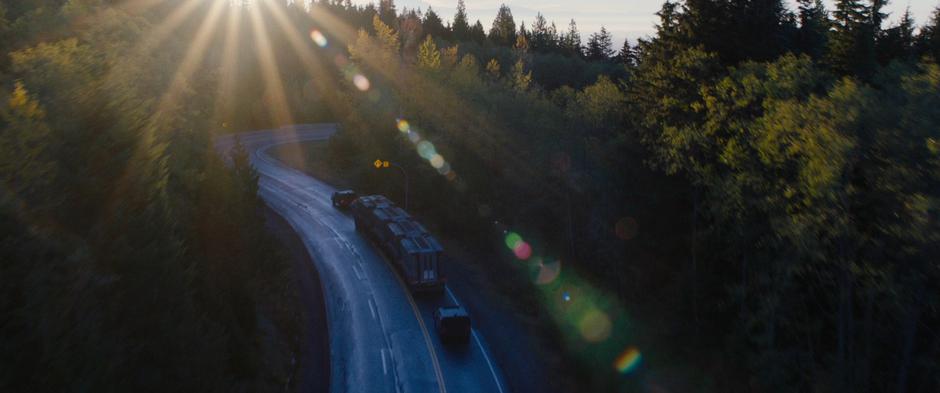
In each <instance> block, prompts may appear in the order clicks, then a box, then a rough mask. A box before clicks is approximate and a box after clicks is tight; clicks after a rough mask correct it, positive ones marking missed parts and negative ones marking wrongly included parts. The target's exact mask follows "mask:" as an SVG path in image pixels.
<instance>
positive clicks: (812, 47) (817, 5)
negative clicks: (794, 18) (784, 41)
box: [797, 0, 830, 60]
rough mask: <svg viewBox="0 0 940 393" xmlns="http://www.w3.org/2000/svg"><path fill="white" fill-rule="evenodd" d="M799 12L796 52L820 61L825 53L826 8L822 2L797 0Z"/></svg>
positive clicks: (827, 21)
mask: <svg viewBox="0 0 940 393" xmlns="http://www.w3.org/2000/svg"><path fill="white" fill-rule="evenodd" d="M799 12H800V14H799V19H800V29H799V31H798V33H797V34H798V35H797V51H798V52H799V53H804V54H806V55H808V56H809V57H811V58H812V59H814V60H821V59H822V58H823V56H824V55H825V53H826V40H827V38H828V33H829V25H830V22H829V13H828V11H826V6H825V5H824V4H823V2H822V0H799Z"/></svg>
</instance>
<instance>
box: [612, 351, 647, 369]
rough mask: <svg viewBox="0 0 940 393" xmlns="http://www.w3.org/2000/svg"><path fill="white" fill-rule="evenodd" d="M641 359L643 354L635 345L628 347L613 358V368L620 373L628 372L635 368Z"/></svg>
mask: <svg viewBox="0 0 940 393" xmlns="http://www.w3.org/2000/svg"><path fill="white" fill-rule="evenodd" d="M642 360H643V354H641V353H640V351H639V350H638V349H636V347H629V348H627V349H626V350H625V351H623V353H621V354H620V356H617V359H616V360H614V369H616V370H617V371H618V372H620V373H621V374H629V373H631V372H633V371H634V370H636V368H637V366H639V365H640V361H642Z"/></svg>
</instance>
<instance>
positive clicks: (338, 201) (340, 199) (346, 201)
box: [330, 190, 359, 208]
mask: <svg viewBox="0 0 940 393" xmlns="http://www.w3.org/2000/svg"><path fill="white" fill-rule="evenodd" d="M356 198H359V195H357V194H356V192H355V191H353V190H343V191H336V192H334V193H333V196H332V197H331V198H330V200H331V201H332V202H333V207H338V208H347V207H349V205H351V204H352V203H353V202H354V201H355V200H356Z"/></svg>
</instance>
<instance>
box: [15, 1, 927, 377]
mask: <svg viewBox="0 0 940 393" xmlns="http://www.w3.org/2000/svg"><path fill="white" fill-rule="evenodd" d="M834 4H835V5H834V7H833V8H832V9H826V7H825V6H824V5H823V3H822V1H820V0H800V1H799V2H798V7H797V8H796V9H789V8H788V7H787V5H786V4H785V3H784V2H783V1H781V0H751V1H738V0H687V1H683V2H666V3H664V4H663V5H662V8H661V10H660V11H659V12H658V14H657V15H658V16H659V22H658V24H657V25H656V30H655V33H654V34H653V35H652V36H650V37H646V38H643V39H640V40H639V41H637V42H634V43H631V42H629V41H627V42H624V43H622V45H618V44H616V43H614V42H613V38H612V36H611V34H610V33H609V32H608V31H607V30H606V29H602V30H601V31H598V32H594V33H591V34H589V35H587V36H586V37H582V35H581V33H580V32H579V30H578V27H577V23H576V21H574V20H570V21H569V22H568V23H566V24H565V25H564V26H563V27H561V28H559V27H557V26H556V25H555V23H554V22H550V21H548V20H547V19H546V18H544V17H543V16H542V15H539V16H537V17H536V19H535V20H534V21H531V23H529V24H526V23H524V22H522V21H516V20H515V19H514V18H513V15H512V11H511V9H510V8H509V7H508V6H502V7H501V8H500V9H499V13H498V15H497V16H496V18H495V19H494V21H493V24H492V26H490V27H489V28H488V29H487V28H485V27H484V26H483V25H482V24H481V23H480V22H479V21H477V22H475V23H472V22H471V19H470V16H469V14H468V11H467V7H466V6H465V4H464V2H463V1H459V2H458V12H457V14H456V15H454V16H453V17H452V18H450V19H448V18H447V16H441V15H438V14H437V13H436V12H434V11H433V9H430V8H429V9H427V10H411V9H398V8H397V7H396V6H395V4H394V3H393V2H392V1H391V0H383V1H380V2H379V3H378V4H375V5H353V4H351V3H350V2H349V1H336V0H334V1H322V2H312V3H311V2H286V1H273V0H272V1H262V0H255V1H234V2H230V1H219V2H203V1H188V0H178V1H170V0H167V1H162V2H153V1H128V2H113V1H103V0H68V1H63V0H42V1H35V2H30V3H29V4H24V3H22V2H8V1H4V2H2V3H0V38H2V39H0V46H2V47H3V48H2V50H3V52H4V54H6V56H4V57H3V58H2V59H0V85H2V92H0V101H2V104H3V105H2V107H0V130H2V131H0V176H2V178H3V184H4V187H3V188H2V190H0V216H2V217H3V218H2V220H0V230H2V231H3V238H2V239H3V240H2V246H0V254H2V265H0V291H2V297H0V316H2V320H0V334H2V336H3V339H2V340H0V345H2V349H3V350H4V351H3V352H4V361H3V366H2V368H0V370H2V371H0V387H7V386H9V387H11V389H12V390H14V391H19V390H43V391H63V390H65V391H70V390H118V391H124V390H164V389H162V388H164V387H166V386H176V385H177V384H179V386H178V387H177V388H176V390H184V391H194V390H198V391H205V390H230V389H231V387H232V386H233V384H254V385H249V386H253V387H254V390H268V388H269V387H270V386H273V385H270V380H271V379H272V377H271V376H272V375H279V374H278V372H277V371H275V370H273V369H271V368H272V367H273V366H272V365H269V364H265V363H261V362H259V360H258V359H260V358H261V357H262V355H260V353H261V352H263V351H264V350H265V349H264V348H265V346H264V345H263V343H262V339H261V338H259V337H260V336H262V335H263V334H264V333H262V332H259V331H258V326H259V322H258V319H259V318H261V317H259V315H267V314H265V313H264V312H262V311H258V310H259V309H263V308H264V307H262V306H260V305H261V304H268V305H271V304H275V305H277V307H280V308H287V309H288V310H287V311H283V310H282V312H274V313H268V314H270V315H275V316H279V315H282V314H291V313H292V311H291V310H290V309H289V307H291V304H292V303H290V301H286V300H284V299H288V300H289V299H290V298H291V297H292V296H293V295H292V294H291V293H290V289H289V285H287V284H285V283H289V282H290V280H289V279H288V278H286V277H285V275H286V274H287V273H286V272H287V271H288V270H287V268H286V267H284V266H283V261H282V259H281V257H279V256H278V253H277V252H276V251H275V250H274V248H275V247H276V245H275V243H273V242H272V241H271V240H270V239H268V237H267V235H266V234H265V233H264V232H263V231H262V223H261V216H260V215H259V214H258V212H259V208H260V204H261V202H260V201H259V199H258V197H257V195H256V191H257V178H256V177H255V175H254V174H253V172H252V170H251V169H250V167H249V165H248V164H247V162H246V158H245V157H244V154H241V155H236V157H234V159H233V160H232V163H233V164H232V165H231V166H226V165H224V163H223V160H222V158H219V157H217V156H216V155H215V154H214V152H213V151H212V149H211V143H210V137H211V135H213V134H215V133H219V132H233V131H245V130H253V129H263V128H274V127H278V126H281V125H284V124H290V123H307V122H337V123H339V124H340V125H341V129H342V131H341V132H340V133H338V134H337V135H336V136H335V137H334V138H333V139H332V140H331V141H330V142H329V145H328V148H327V156H328V157H326V158H327V159H328V161H327V162H328V163H329V166H330V168H331V170H332V171H333V172H335V173H338V174H341V175H342V176H343V177H344V178H346V180H347V181H348V182H350V183H351V184H353V185H355V187H356V188H357V189H359V190H362V191H364V192H383V193H386V194H388V195H389V196H390V197H391V198H393V199H396V200H398V201H399V202H402V201H401V198H402V189H401V184H400V183H401V181H400V178H398V177H397V176H396V175H395V174H393V173H389V172H384V171H381V170H376V169H374V168H372V167H371V166H370V163H371V162H372V161H373V160H375V159H376V158H383V159H387V160H392V161H394V162H396V163H397V164H399V165H401V166H402V167H403V168H404V169H405V170H406V171H408V173H410V178H411V184H410V188H411V190H410V195H411V200H410V207H411V210H413V211H414V212H415V213H416V214H417V215H419V216H421V217H422V218H423V220H426V221H427V222H428V223H429V224H430V225H431V226H432V227H433V228H434V229H435V231H436V232H438V233H440V234H441V235H442V236H444V237H447V238H451V239H457V240H459V241H461V242H463V243H464V244H467V245H469V246H472V247H475V248H478V249H480V250H482V251H481V252H484V251H487V252H493V253H497V254H499V255H501V256H502V258H499V259H486V260H483V261H480V262H479V263H480V264H482V265H484V266H489V268H490V270H491V271H493V272H494V274H492V279H493V280H500V281H503V282H504V283H503V284H504V286H505V287H506V288H509V289H508V290H509V291H510V293H511V294H512V295H514V296H512V297H509V298H508V299H510V300H507V301H512V302H520V303H522V307H524V308H526V309H527V310H528V312H531V313H534V314H537V315H540V316H541V317H542V318H544V321H546V323H547V324H550V326H548V329H551V330H553V331H554V332H555V334H556V335H557V337H558V338H559V342H558V346H559V347H560V348H561V349H562V350H563V351H564V352H565V353H566V354H567V355H566V360H565V362H566V363H568V364H569V365H570V366H571V367H570V369H569V370H568V372H569V373H570V374H571V375H552V376H547V378H557V379H558V380H559V385H560V386H562V388H563V389H566V390H568V391H702V392H727V391H773V392H791V391H793V392H802V391H818V392H869V391H870V392H882V391H894V392H899V393H900V392H933V391H937V389H938V388H940V362H938V361H937V359H940V331H938V329H937V327H938V326H940V324H938V322H940V321H938V319H940V311H938V306H940V296H938V295H940V288H938V284H937V283H938V282H940V281H938V279H940V265H938V264H937V257H936V255H940V220H938V215H940V66H938V64H937V61H938V59H940V8H938V10H936V11H935V12H933V14H932V15H930V16H929V19H928V20H925V21H922V22H921V24H919V25H918V24H916V23H915V21H914V20H913V16H912V15H910V14H909V13H905V14H904V15H902V17H901V18H900V19H899V22H898V23H896V24H893V25H888V24H886V23H885V20H886V18H887V15H886V14H885V13H884V12H883V7H884V6H885V2H884V1H881V0H871V1H863V0H837V1H835V2H834ZM507 234H508V236H507ZM507 246H508V247H507ZM931 255H933V257H931ZM506 269H509V270H510V271H511V272H514V273H513V274H502V273H503V272H505V271H506ZM559 271H560V274H551V273H558V272H559ZM545 272H548V273H549V274H545ZM284 318H285V319H289V318H287V317H284ZM282 325H283V326H285V327H286V328H285V329H286V330H287V331H289V330H290V326H292V322H290V321H284V322H283V323H282ZM640 359H642V360H640ZM171 380H172V382H170V381H171ZM259 381H267V382H259ZM161 384H163V385H161ZM27 387H30V389H27ZM35 387H38V388H35ZM0 390H6V389H0Z"/></svg>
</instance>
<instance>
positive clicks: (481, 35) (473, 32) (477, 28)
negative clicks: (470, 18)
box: [470, 20, 486, 45]
mask: <svg viewBox="0 0 940 393" xmlns="http://www.w3.org/2000/svg"><path fill="white" fill-rule="evenodd" d="M470 40H472V41H473V42H476V43H477V44H480V45H483V43H484V42H486V30H484V29H483V23H481V22H480V21H479V20H478V21H477V23H474V24H473V27H471V28H470Z"/></svg>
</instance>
